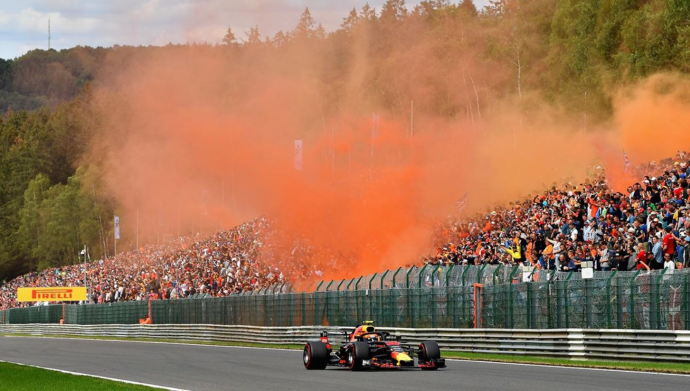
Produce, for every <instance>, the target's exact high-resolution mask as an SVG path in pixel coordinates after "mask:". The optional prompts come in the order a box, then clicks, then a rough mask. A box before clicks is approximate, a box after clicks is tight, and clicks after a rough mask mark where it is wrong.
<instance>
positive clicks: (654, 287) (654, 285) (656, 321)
mask: <svg viewBox="0 0 690 391" xmlns="http://www.w3.org/2000/svg"><path fill="white" fill-rule="evenodd" d="M667 270H668V269H663V270H662V271H661V273H659V275H658V276H657V278H656V281H654V280H653V279H652V277H653V276H652V275H650V276H649V295H650V296H651V297H650V298H649V310H650V319H649V320H650V326H651V329H652V330H657V329H659V325H660V324H661V297H660V295H661V293H660V290H659V283H660V282H661V279H662V278H663V277H664V274H666V271H667Z"/></svg>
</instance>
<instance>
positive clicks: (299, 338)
mask: <svg viewBox="0 0 690 391" xmlns="http://www.w3.org/2000/svg"><path fill="white" fill-rule="evenodd" d="M323 330H328V331H330V332H334V331H349V330H352V328H351V327H321V326H307V327H257V326H221V325H54V324H19V325H0V334H27V335H37V336H65V335H71V336H99V337H123V338H150V339H159V340H191V341H208V342H251V343H271V344H301V343H304V342H305V341H307V340H311V339H318V337H319V335H320V333H321V331H323ZM379 331H386V332H389V333H391V334H393V335H399V336H400V337H401V338H402V340H403V341H406V342H409V343H419V342H422V341H425V340H435V341H437V342H438V344H439V345H440V346H441V348H443V349H445V350H449V351H462V352H476V353H499V354H511V355H533V356H551V357H561V358H574V359H615V360H657V361H659V360H660V361H668V362H690V331H650V330H587V329H553V330H519V329H514V330H513V329H411V328H387V327H380V328H379Z"/></svg>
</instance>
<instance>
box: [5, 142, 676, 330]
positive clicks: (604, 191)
mask: <svg viewBox="0 0 690 391" xmlns="http://www.w3.org/2000/svg"><path fill="white" fill-rule="evenodd" d="M632 170H633V172H634V175H635V176H637V177H639V178H643V179H642V180H641V182H640V183H635V184H631V186H630V187H629V188H628V189H627V192H626V193H625V194H624V193H621V192H617V191H614V190H612V189H611V188H610V187H609V186H608V183H607V181H606V179H605V177H604V176H603V170H602V171H601V175H599V176H597V177H595V178H594V179H592V180H590V181H588V182H586V183H583V184H581V185H573V184H571V183H568V184H565V185H563V186H562V187H560V188H551V189H547V190H546V191H544V192H543V193H542V194H540V195H538V196H535V197H533V198H529V199H524V200H522V201H520V202H517V203H514V204H511V205H510V206H508V207H505V208H501V209H497V210H494V211H488V212H487V213H484V214H482V215H479V216H473V217H472V218H468V219H462V220H460V219H453V220H452V221H446V222H444V223H443V226H442V227H441V229H440V230H439V235H437V237H436V242H437V250H436V253H435V254H433V255H430V256H425V257H423V258H422V260H421V261H420V262H419V263H418V264H416V265H413V266H412V267H408V268H399V269H397V270H391V271H385V270H383V271H381V272H380V273H377V274H375V275H370V276H362V277H357V278H353V279H346V280H327V281H320V278H319V277H320V276H321V275H323V273H322V271H321V270H317V269H316V268H315V267H314V266H308V265H307V264H306V263H301V262H300V259H299V256H295V254H300V253H301V252H303V251H301V250H299V249H295V250H293V251H292V253H291V254H290V256H285V257H281V256H280V254H276V253H275V252H271V253H268V254H269V255H266V253H264V254H262V249H263V248H265V246H266V242H267V241H268V240H270V238H275V237H276V236H279V235H276V234H275V232H274V230H273V227H272V222H271V221H270V220H269V219H267V218H258V219H256V220H254V221H251V222H248V223H245V224H242V225H240V226H238V227H235V228H233V229H231V230H228V231H221V232H218V233H216V234H215V235H213V236H210V237H208V238H205V239H203V240H198V241H193V240H190V239H189V238H181V239H179V240H178V241H176V242H173V243H166V244H165V245H162V246H148V247H146V248H144V249H141V250H138V251H132V252H126V253H122V254H119V255H117V256H116V257H112V258H108V259H104V260H100V261H97V262H91V263H87V264H86V266H84V265H82V264H80V265H68V266H63V267H60V268H53V269H47V270H44V271H42V272H39V273H36V272H35V273H30V274H27V275H24V276H20V277H17V278H16V279H14V280H12V281H10V282H8V283H7V284H5V285H4V286H3V287H2V292H0V294H1V296H0V298H1V301H0V309H8V308H13V307H19V306H21V305H20V303H17V302H16V301H15V299H16V297H15V295H16V288H18V287H34V286H77V285H84V280H83V279H84V277H83V276H84V272H85V271H86V276H87V281H86V285H87V286H88V287H89V290H90V297H89V303H95V304H105V303H115V302H123V301H139V302H147V301H149V300H154V301H158V300H170V299H182V298H206V299H211V298H218V297H230V296H245V295H247V294H250V295H252V296H254V295H256V294H261V295H266V294H271V295H275V294H277V293H290V292H295V291H305V292H314V293H315V294H323V295H328V294H330V292H339V293H341V292H347V291H352V292H358V291H362V290H365V291H373V290H391V291H392V290H396V289H407V290H410V289H418V290H419V289H442V288H451V287H452V288H453V289H456V288H457V289H460V288H462V289H464V290H462V289H461V291H462V293H458V292H460V291H457V292H456V294H454V296H453V295H451V296H447V294H448V292H446V293H443V295H444V296H443V297H445V299H444V300H451V299H453V300H457V301H458V302H464V303H465V304H463V305H464V306H465V307H463V308H470V307H469V306H471V305H472V304H471V303H470V301H469V298H470V296H471V295H472V294H473V293H472V292H471V288H472V286H473V284H475V283H480V284H482V285H483V286H485V288H484V289H486V290H487V291H491V292H494V296H491V297H492V298H493V299H494V301H493V302H491V301H489V302H487V303H486V305H487V308H495V303H496V297H497V296H496V295H499V296H500V297H501V298H503V299H502V300H504V301H506V300H512V301H515V300H517V298H518V297H522V296H525V295H527V292H530V289H532V288H528V287H524V288H516V287H511V288H505V286H511V285H515V286H518V285H520V284H517V283H520V282H522V281H523V279H524V280H525V281H533V284H537V285H538V286H540V287H541V288H538V289H537V288H534V289H537V290H535V291H534V293H535V294H536V293H537V292H542V291H540V290H539V289H546V290H547V293H546V294H545V296H544V297H545V298H546V297H551V296H553V300H551V299H549V300H546V299H544V300H542V301H540V304H539V308H541V309H539V310H538V311H539V313H543V314H547V313H549V312H550V311H551V309H549V306H556V303H557V302H558V303H560V302H559V301H558V300H564V299H563V298H560V299H559V298H557V297H556V294H555V293H554V294H553V295H551V293H550V291H549V289H550V288H549V286H548V284H549V283H558V284H561V285H563V284H565V285H563V286H562V287H561V288H559V289H561V291H562V292H569V290H570V289H571V288H577V289H582V290H583V291H582V292H583V293H582V295H583V296H587V294H592V295H594V294H595V292H602V289H603V290H604V291H606V292H609V295H610V290H611V289H612V288H611V287H614V288H615V287H617V286H619V285H620V286H621V287H623V288H621V289H627V290H626V292H628V295H629V294H631V293H630V292H635V289H637V290H638V291H641V290H642V289H643V288H634V286H636V285H635V284H638V283H639V281H640V278H641V276H644V275H646V273H647V272H648V271H652V270H661V272H656V273H655V274H652V275H650V277H649V278H648V279H649V280H650V281H651V280H654V281H656V283H655V284H656V285H655V287H656V288H655V289H659V291H658V292H661V290H664V292H666V293H669V292H670V290H671V289H672V288H673V291H674V292H676V293H678V292H680V291H679V289H680V288H678V287H679V286H682V285H683V284H682V278H683V277H682V276H685V271H676V273H675V274H673V270H675V269H684V268H686V267H688V266H689V259H690V236H689V235H690V219H688V218H687V210H688V203H687V202H688V197H689V196H690V195H689V194H688V187H689V186H688V182H687V179H686V177H687V175H690V161H687V159H686V154H685V153H679V154H678V155H677V156H676V157H675V158H673V159H668V160H666V161H663V162H660V163H658V164H651V165H650V164H648V165H644V166H639V167H634V168H632ZM303 246H306V245H304V244H303ZM304 252H307V251H306V250H305V251H304ZM343 262H347V261H343ZM583 262H591V263H592V265H593V267H594V269H595V270H596V273H595V278H594V279H593V280H591V281H592V282H590V283H591V284H594V285H592V286H586V284H587V283H585V282H582V281H581V278H580V274H579V273H573V272H577V271H579V270H580V267H581V265H582V264H583ZM341 266H342V265H341ZM84 267H86V270H84ZM526 271H527V273H525V272H526ZM616 272H617V273H619V274H618V275H617V276H616V277H615V278H614V277H613V276H615V273H616ZM640 273H645V274H640ZM666 273H668V274H666ZM524 274H528V276H526V277H525V276H523V275H524ZM659 276H662V277H659ZM670 276H673V277H670ZM623 278H625V279H626V280H625V281H626V282H622V281H623V280H621V279H623ZM669 279H673V280H674V281H675V280H678V281H676V282H674V284H675V285H673V284H671V285H673V286H671V285H669V284H670V282H669V284H665V282H667V281H670V280H669ZM302 280H308V281H309V282H311V283H310V284H306V285H305V284H301V285H300V286H299V288H295V282H297V281H302ZM617 281H618V282H619V283H618V282H617ZM635 281H637V282H635ZM540 284H541V285H540ZM544 284H546V285H544ZM602 284H603V285H602ZM626 284H627V288H625V286H626ZM650 284H651V283H650ZM520 286H521V285H520ZM650 286H651V285H650ZM468 289H469V290H468ZM513 289H518V291H519V292H523V291H524V292H523V293H524V295H523V294H522V293H519V292H518V291H514V292H513ZM616 289H618V288H616ZM650 289H651V288H650ZM683 289H686V290H687V288H683ZM584 290H586V291H584ZM439 292H441V291H439ZM444 292H445V291H444ZM509 292H513V293H511V295H513V294H514V296H511V297H508V296H505V295H508V293H509ZM623 293H624V292H623V291H621V292H618V294H623ZM647 293H648V291H647ZM541 294H544V293H543V292H542V293H541ZM669 294H670V293H669ZM463 295H464V296H463ZM550 295H551V296H550ZM465 296H466V297H465ZM596 296H597V297H601V295H599V294H597V295H596ZM686 296H687V295H686ZM324 297H325V296H324ZM461 297H464V298H461ZM525 299H527V297H526V296H525ZM315 300H316V299H315ZM318 300H321V299H318ZM407 300H408V301H406V302H407V303H410V301H409V299H407ZM611 300H614V299H611ZM621 300H622V299H621ZM648 302H650V303H651V302H654V300H652V299H649V300H648ZM544 303H549V304H548V305H547V306H546V307H544V305H545V304H544ZM600 304H601V303H600ZM24 305H27V304H24ZM353 305H354V304H353ZM409 305H411V304H409ZM419 305H420V304H419V303H418V304H417V306H419ZM492 305H494V307H492ZM511 305H515V304H511ZM593 305H594V303H584V304H583V306H590V309H591V308H592V307H591V306H593ZM602 305H603V304H602ZM619 305H620V306H623V307H625V308H632V311H634V308H633V307H634V304H633V307H630V304H622V302H621V303H619ZM659 305H660V304H659ZM626 306H627V307H626ZM667 307H668V306H667ZM685 307H687V304H686V305H685ZM415 308H417V307H415ZM418 308H422V307H418ZM496 308H497V307H496ZM502 308H504V309H505V308H507V307H505V306H503V307H502ZM578 308H579V307H578ZM601 308H604V307H601ZM659 308H660V307H659ZM439 311H440V310H439ZM444 311H445V310H444ZM497 311H498V310H497ZM502 311H504V310H500V311H498V312H500V313H501V314H503V315H500V317H501V321H500V322H498V321H492V322H493V323H495V326H496V327H497V326H508V325H509V324H510V322H508V324H506V322H507V320H506V319H508V318H506V317H505V314H504V312H502ZM535 311H536V310H535ZM607 311H612V309H607ZM685 311H686V312H688V311H687V309H686V310H685ZM442 312H443V311H442ZM498 312H496V313H498ZM583 313H588V312H587V310H583ZM589 313H594V312H593V311H590V312H589ZM440 314H441V313H440V312H439V313H438V314H437V315H440ZM554 314H555V312H554ZM371 315H375V314H371ZM496 316H499V315H496ZM525 316H526V315H525ZM544 316H546V318H545V319H547V320H546V321H545V324H543V325H541V326H552V325H553V326H554V327H555V326H557V324H556V323H559V324H560V323H562V322H563V321H557V318H553V317H551V315H548V314H547V315H544ZM554 316H555V315H554ZM532 318H533V319H537V318H538V316H537V314H536V313H535V314H534V316H532ZM580 318H582V322H584V323H583V324H582V325H583V327H584V326H586V325H588V324H590V323H592V322H594V321H593V320H588V319H587V315H584V316H580ZM314 319H318V317H316V318H314ZM464 319H465V320H464V321H453V320H452V319H451V320H448V319H446V321H444V322H445V323H444V325H447V326H456V325H457V324H458V323H462V324H465V325H467V324H468V323H467V322H469V320H468V319H469V318H467V317H465V318H464ZM548 319H551V320H548ZM607 319H613V318H612V316H611V314H609V315H607ZM621 319H622V318H621ZM526 321H527V318H525V322H526ZM463 322H464V323H463ZM530 322H531V320H530ZM549 322H552V323H549ZM554 322H555V323H554ZM489 323H491V322H489ZM638 323H639V322H638ZM642 323H644V322H642ZM659 323H660V322H658V321H657V322H656V323H655V324H656V325H657V326H658V324H659ZM646 324H647V326H649V327H651V325H652V324H651V323H650V321H649V320H647V321H646ZM488 325H489V324H487V326H488ZM530 325H531V324H526V325H525V326H527V327H529V326H530Z"/></svg>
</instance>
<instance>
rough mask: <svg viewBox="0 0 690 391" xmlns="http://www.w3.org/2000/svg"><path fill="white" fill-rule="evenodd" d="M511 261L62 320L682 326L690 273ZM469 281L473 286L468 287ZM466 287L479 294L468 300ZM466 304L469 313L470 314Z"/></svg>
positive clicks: (40, 314) (29, 317)
mask: <svg viewBox="0 0 690 391" xmlns="http://www.w3.org/2000/svg"><path fill="white" fill-rule="evenodd" d="M522 277H523V276H522V272H521V270H520V269H517V268H501V267H494V268H489V267H478V266H467V267H463V266H456V267H446V268H442V267H439V266H434V267H424V268H419V269H416V268H415V269H405V270H400V269H399V270H398V271H396V272H392V273H391V272H384V273H382V274H381V275H379V274H376V275H371V276H364V277H361V278H357V279H352V280H336V281H325V282H323V283H322V284H321V285H325V286H320V287H315V289H316V291H312V292H299V293H295V292H290V293H286V292H289V287H288V286H287V285H286V284H284V285H282V286H274V287H269V288H265V289H262V290H261V291H259V292H245V293H243V294H240V295H235V296H230V297H224V298H208V297H205V296H204V295H199V296H198V297H197V298H192V299H185V300H154V301H151V302H146V301H133V302H122V303H110V304H98V305H66V306H65V322H66V323H68V324H131V323H138V322H139V319H142V318H144V317H145V316H146V315H147V314H149V311H150V313H151V317H152V320H153V322H154V323H157V324H221V325H233V324H236V325H257V326H308V325H351V324H356V323H358V322H361V321H363V320H373V321H375V322H377V323H378V324H382V325H386V326H394V327H416V328H424V327H441V328H445V327H448V328H467V327H473V326H474V324H475V313H476V314H478V316H479V317H481V319H476V320H477V321H478V322H477V323H478V324H479V325H481V326H482V327H485V328H525V329H549V328H587V329H653V330H688V329H690V308H689V305H690V270H668V271H666V270H662V271H656V272H652V273H647V272H640V271H632V272H616V271H614V272H603V273H595V275H594V278H592V279H582V278H581V275H580V274H579V273H555V272H553V271H551V272H549V271H537V272H535V273H534V274H533V275H532V276H531V280H532V282H527V283H523V282H520V281H522ZM475 285H477V287H475ZM475 290H477V291H476V292H477V293H478V297H479V299H480V301H479V303H477V302H475ZM475 307H477V311H476V312H475ZM3 314H4V322H5V323H7V324H17V323H58V322H59V320H60V318H61V316H62V306H61V305H52V306H38V307H28V308H16V309H10V310H6V311H4V313H3Z"/></svg>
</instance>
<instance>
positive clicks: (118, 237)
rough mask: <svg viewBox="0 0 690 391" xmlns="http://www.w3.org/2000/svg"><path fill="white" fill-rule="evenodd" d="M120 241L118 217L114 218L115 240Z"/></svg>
mask: <svg viewBox="0 0 690 391" xmlns="http://www.w3.org/2000/svg"><path fill="white" fill-rule="evenodd" d="M119 239H120V216H115V240H119Z"/></svg>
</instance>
